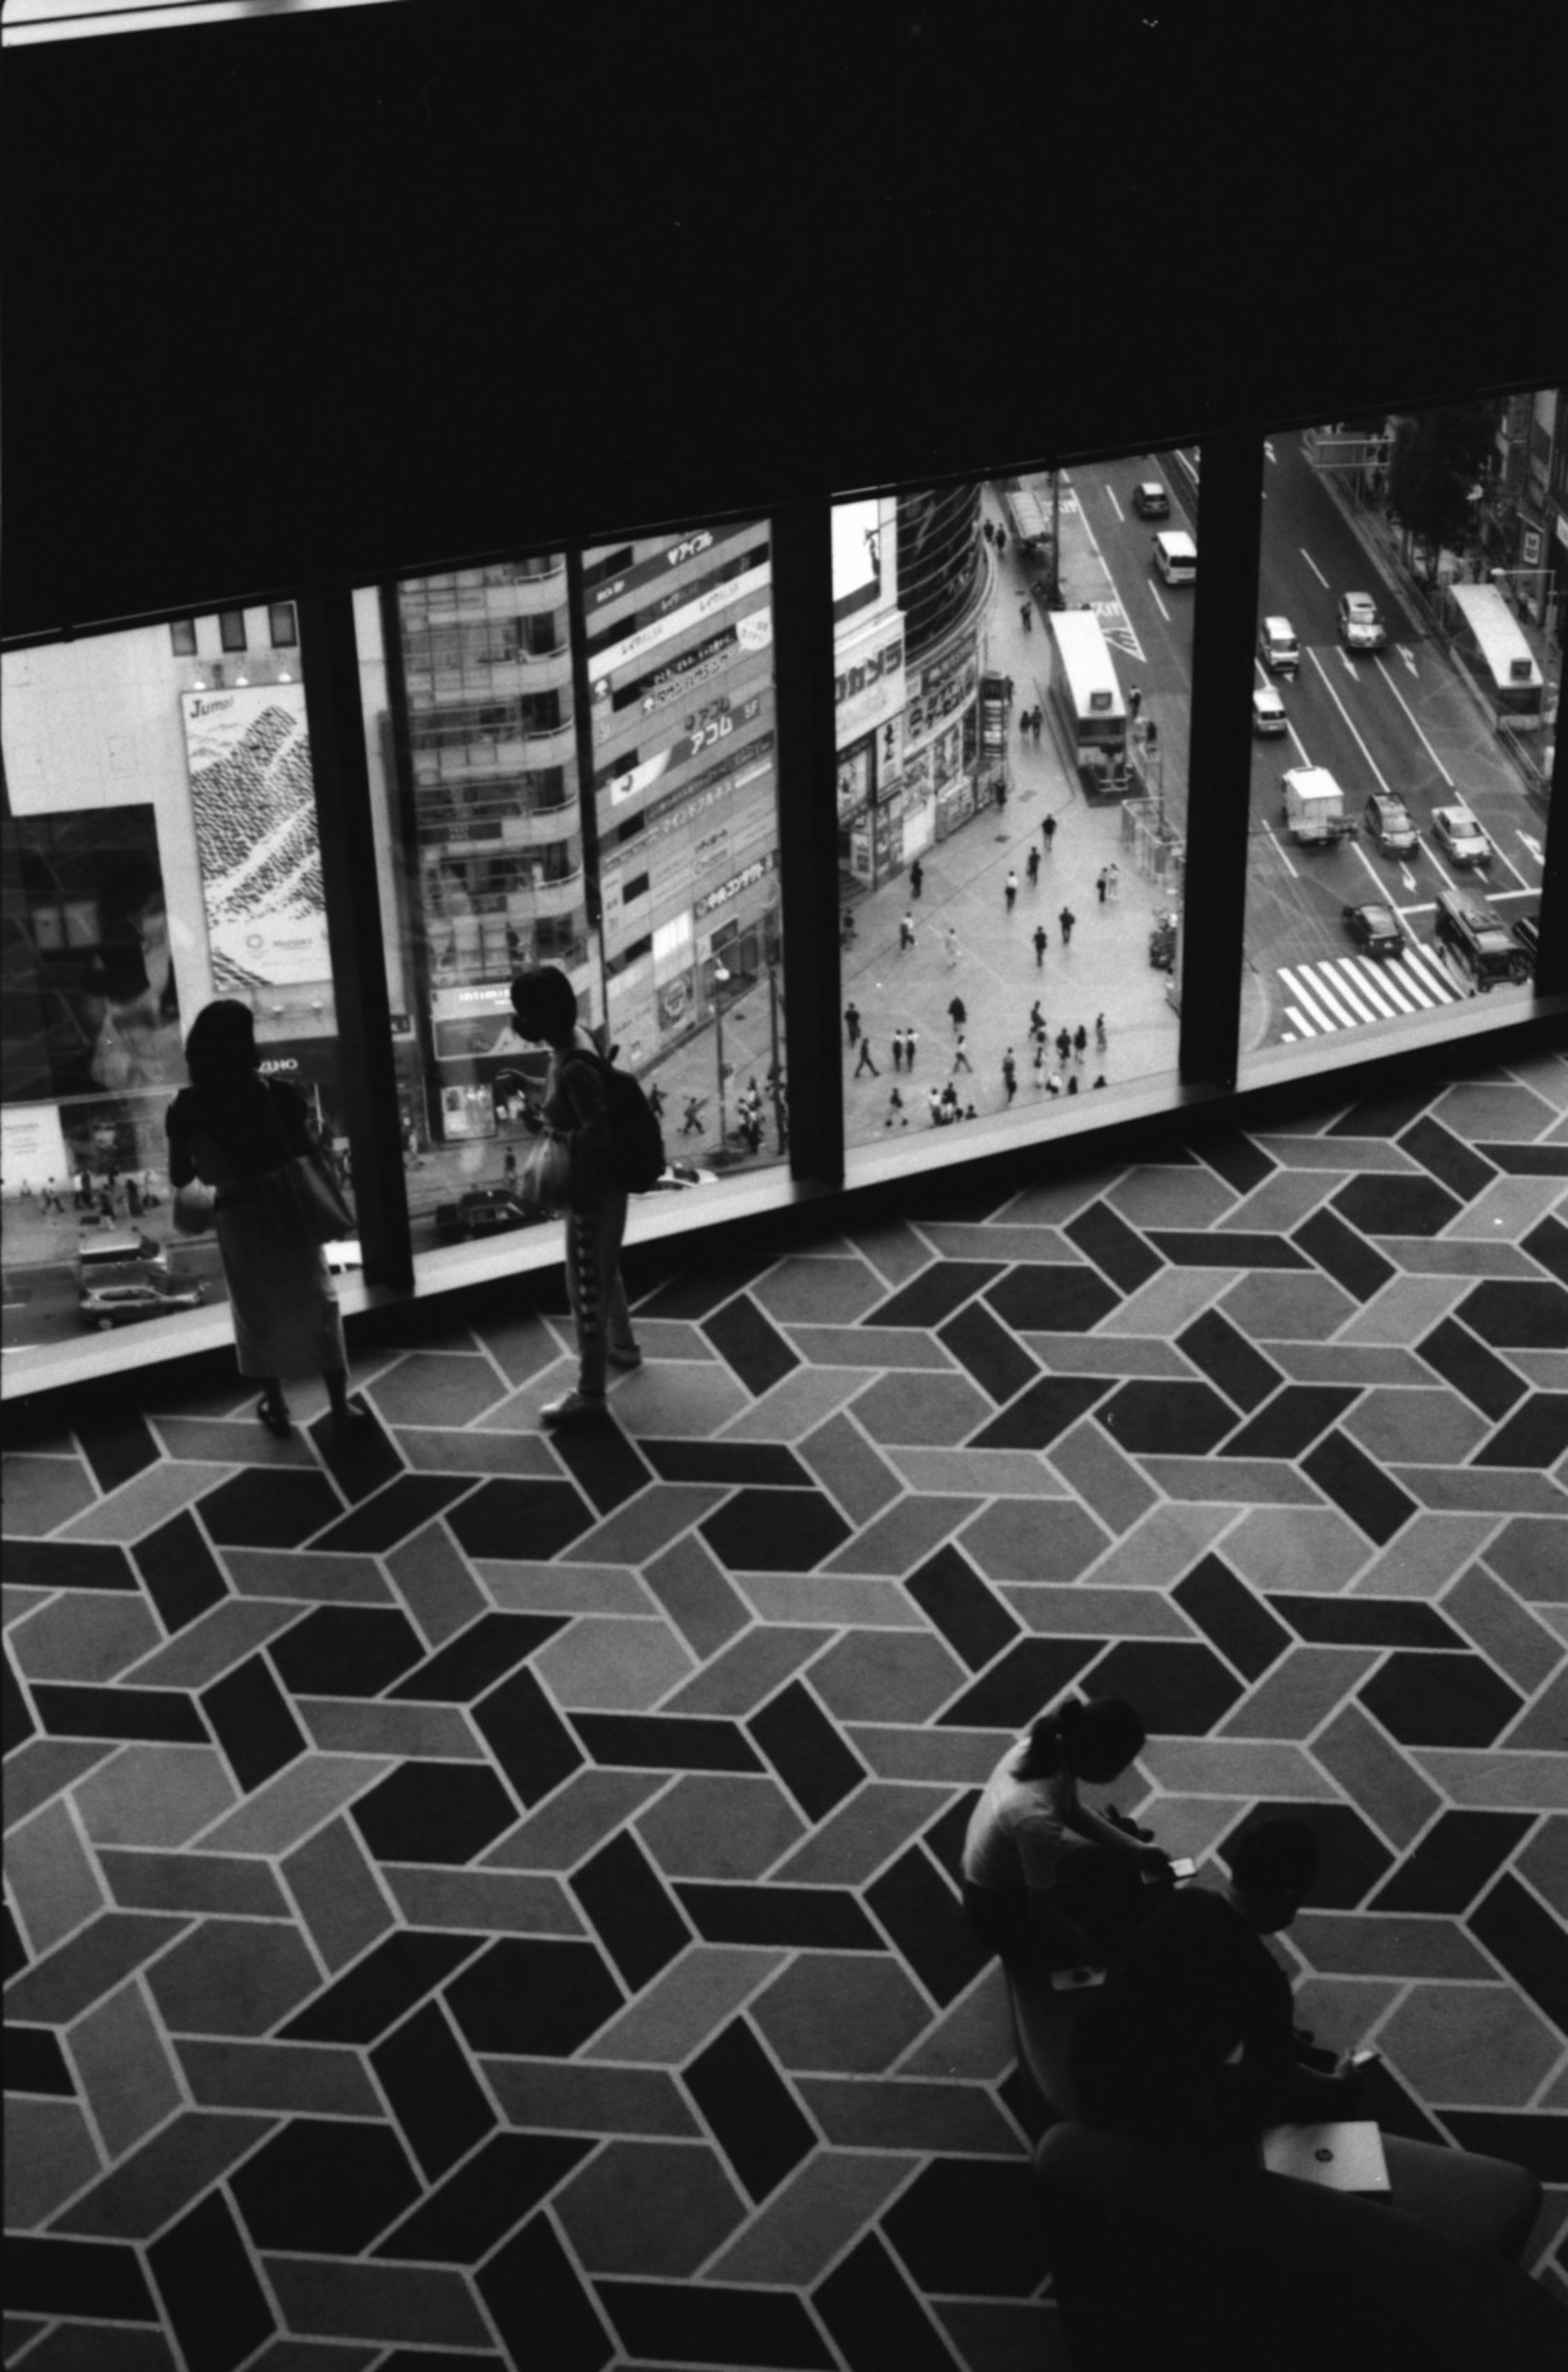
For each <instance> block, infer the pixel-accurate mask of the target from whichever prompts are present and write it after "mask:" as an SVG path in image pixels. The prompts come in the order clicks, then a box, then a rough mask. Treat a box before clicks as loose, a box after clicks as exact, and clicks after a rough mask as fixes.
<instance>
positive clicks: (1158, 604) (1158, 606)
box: [1144, 576, 1170, 626]
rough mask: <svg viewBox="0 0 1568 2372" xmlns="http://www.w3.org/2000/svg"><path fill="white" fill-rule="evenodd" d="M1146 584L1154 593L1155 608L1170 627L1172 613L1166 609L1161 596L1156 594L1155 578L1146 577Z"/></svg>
mask: <svg viewBox="0 0 1568 2372" xmlns="http://www.w3.org/2000/svg"><path fill="white" fill-rule="evenodd" d="M1144 584H1145V585H1146V586H1147V587H1148V588H1149V590H1150V592H1151V593H1154V595H1155V608H1156V610H1158V611H1159V613H1160V616H1161V617H1162V618H1163V619H1164V620H1165V622H1166V624H1167V626H1168V625H1169V623H1170V611H1169V610H1167V608H1166V606H1165V603H1164V602H1163V601H1162V600H1161V599H1160V597H1159V595H1158V594H1157V593H1156V592H1155V580H1154V578H1153V577H1152V576H1145V577H1144Z"/></svg>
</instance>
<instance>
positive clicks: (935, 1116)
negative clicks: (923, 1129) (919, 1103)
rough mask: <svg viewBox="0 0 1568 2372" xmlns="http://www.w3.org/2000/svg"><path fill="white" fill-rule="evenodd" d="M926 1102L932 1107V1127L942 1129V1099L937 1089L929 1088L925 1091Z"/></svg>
mask: <svg viewBox="0 0 1568 2372" xmlns="http://www.w3.org/2000/svg"><path fill="white" fill-rule="evenodd" d="M925 1100H926V1102H927V1104H928V1105H929V1106H930V1108H931V1125H932V1127H933V1128H940V1127H941V1125H942V1098H941V1096H940V1094H939V1093H938V1092H937V1090H936V1088H935V1087H927V1088H926V1090H925Z"/></svg>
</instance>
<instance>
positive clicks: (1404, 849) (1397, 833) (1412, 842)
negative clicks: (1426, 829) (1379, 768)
mask: <svg viewBox="0 0 1568 2372" xmlns="http://www.w3.org/2000/svg"><path fill="white" fill-rule="evenodd" d="M1366 830H1367V833H1368V835H1369V837H1370V838H1371V840H1372V841H1373V842H1374V843H1375V844H1376V847H1377V848H1379V849H1380V850H1381V851H1382V853H1383V855H1385V856H1407V855H1410V853H1411V851H1412V850H1413V849H1417V848H1419V847H1420V845H1421V840H1420V836H1419V834H1418V833H1417V831H1416V828H1415V821H1414V819H1413V817H1412V816H1411V811H1410V809H1409V808H1407V807H1406V805H1405V803H1404V801H1403V799H1397V798H1396V797H1395V796H1394V795H1393V793H1392V792H1391V791H1374V792H1373V794H1372V796H1371V797H1370V798H1369V799H1368V800H1367V802H1366Z"/></svg>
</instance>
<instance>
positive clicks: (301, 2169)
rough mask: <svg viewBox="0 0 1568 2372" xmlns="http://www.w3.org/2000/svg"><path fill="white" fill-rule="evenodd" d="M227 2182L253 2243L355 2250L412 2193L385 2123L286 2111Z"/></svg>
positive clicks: (413, 2180)
mask: <svg viewBox="0 0 1568 2372" xmlns="http://www.w3.org/2000/svg"><path fill="white" fill-rule="evenodd" d="M228 2187H229V2189H230V2190H231V2191H232V2192H233V2193H234V2198H235V2203H236V2204H237V2205H238V2209H239V2213H240V2215H241V2216H242V2217H243V2218H244V2222H245V2227H246V2229H247V2231H248V2232H249V2233H250V2238H251V2239H252V2240H253V2241H254V2242H255V2244H256V2246H257V2248H258V2249H308V2250H311V2251H312V2252H313V2253H315V2254H324V2255H334V2256H357V2255H358V2254H359V2252H360V2250H362V2249H366V2248H368V2247H369V2245H370V2243H371V2241H372V2240H374V2239H375V2238H376V2236H377V2233H378V2232H381V2231H384V2230H385V2228H386V2227H387V2226H388V2225H389V2223H390V2222H391V2220H392V2218H393V2216H394V2215H401V2214H402V2213H403V2211H404V2210H405V2209H406V2208H408V2207H411V2206H412V2204H413V2202H414V2201H415V2200H416V2199H417V2198H418V2197H419V2192H420V2184H419V2178H418V2176H417V2175H416V2174H415V2172H414V2170H413V2169H412V2166H411V2165H410V2164H409V2158H408V2153H407V2151H406V2150H405V2149H404V2148H403V2145H402V2144H401V2142H400V2141H399V2139H398V2137H397V2135H396V2134H394V2133H392V2132H391V2131H390V2130H389V2128H388V2127H387V2126H386V2125H372V2124H364V2123H360V2122H356V2121H354V2120H351V2119H349V2118H346V2117H344V2118H326V2117H291V2118H290V2119H289V2121H288V2122H287V2123H286V2124H285V2125H284V2126H282V2127H281V2128H280V2129H279V2131H278V2132H277V2133H275V2134H273V2137H272V2139H271V2140H270V2141H268V2142H264V2143H263V2144H262V2145H261V2148H260V2149H259V2150H258V2151H257V2152H256V2154H255V2156H254V2157H250V2158H247V2160H246V2162H245V2164H244V2165H243V2166H241V2167H238V2168H236V2169H235V2170H234V2172H233V2173H232V2174H231V2175H230V2176H229V2178H228Z"/></svg>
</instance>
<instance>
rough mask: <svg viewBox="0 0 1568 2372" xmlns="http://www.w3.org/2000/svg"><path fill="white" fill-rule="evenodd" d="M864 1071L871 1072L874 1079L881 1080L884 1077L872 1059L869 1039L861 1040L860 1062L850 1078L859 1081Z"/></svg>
mask: <svg viewBox="0 0 1568 2372" xmlns="http://www.w3.org/2000/svg"><path fill="white" fill-rule="evenodd" d="M862 1071H869V1072H870V1074H871V1076H872V1077H873V1078H874V1079H879V1078H880V1077H881V1076H882V1074H881V1072H880V1071H879V1070H878V1069H877V1065H876V1064H875V1063H874V1062H873V1061H872V1059H871V1041H870V1039H869V1038H863V1039H862V1040H861V1041H860V1060H859V1061H858V1062H857V1063H856V1064H855V1066H854V1071H853V1072H852V1073H851V1074H850V1076H851V1077H852V1078H856V1079H858V1078H859V1076H860V1075H861V1073H862Z"/></svg>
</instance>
